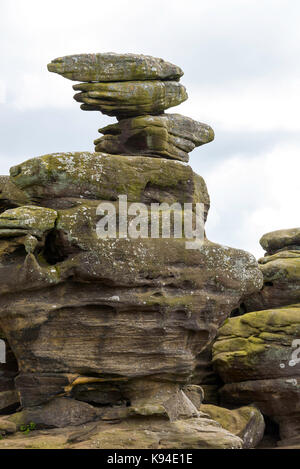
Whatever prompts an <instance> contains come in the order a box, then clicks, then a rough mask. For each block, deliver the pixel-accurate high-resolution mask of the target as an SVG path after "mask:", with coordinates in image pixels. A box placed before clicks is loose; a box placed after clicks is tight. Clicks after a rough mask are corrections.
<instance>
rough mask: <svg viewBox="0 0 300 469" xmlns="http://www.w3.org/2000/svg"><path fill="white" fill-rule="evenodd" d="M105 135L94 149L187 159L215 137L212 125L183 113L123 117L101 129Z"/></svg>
mask: <svg viewBox="0 0 300 469" xmlns="http://www.w3.org/2000/svg"><path fill="white" fill-rule="evenodd" d="M99 132H100V133H102V134H103V135H104V136H103V137H100V138H98V139H97V140H95V142H94V143H95V145H96V147H95V151H100V152H101V151H104V152H107V153H111V154H121V155H143V156H159V157H164V158H171V159H175V160H181V161H186V162H187V161H188V160H189V155H188V153H189V152H191V151H192V150H194V148H195V147H198V146H200V145H204V144H205V143H209V142H211V141H212V140H213V139H214V131H213V130H212V128H211V127H209V125H206V124H202V123H200V122H196V121H194V120H193V119H190V118H189V117H184V116H181V115H180V114H163V115H161V116H142V117H134V118H131V119H122V120H121V121H120V122H119V123H117V124H112V125H108V126H106V127H104V128H103V129H99Z"/></svg>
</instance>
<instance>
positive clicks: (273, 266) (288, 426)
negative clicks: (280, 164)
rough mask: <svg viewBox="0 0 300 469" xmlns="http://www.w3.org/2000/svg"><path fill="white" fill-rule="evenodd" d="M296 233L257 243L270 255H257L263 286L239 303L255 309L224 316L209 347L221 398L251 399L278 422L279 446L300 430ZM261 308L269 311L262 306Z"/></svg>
mask: <svg viewBox="0 0 300 469" xmlns="http://www.w3.org/2000/svg"><path fill="white" fill-rule="evenodd" d="M297 236H298V232H297V229H295V230H282V231H277V232H274V233H269V234H267V235H265V236H264V237H263V238H262V240H263V241H262V245H263V246H265V247H266V248H267V249H269V250H270V252H271V253H273V254H271V255H267V256H266V257H264V258H262V259H260V268H261V270H262V273H263V275H264V287H263V289H262V290H261V291H260V292H259V293H256V294H254V295H252V296H250V297H249V298H248V299H247V300H246V301H245V305H246V308H247V309H250V308H252V307H254V308H257V309H258V311H254V312H251V313H247V314H244V315H243V316H239V317H235V318H231V319H229V320H227V321H226V323H225V324H224V325H223V326H222V327H221V329H220V330H219V333H218V339H217V341H216V342H215V344H214V347H213V353H214V355H213V361H214V367H215V369H216V371H217V372H218V373H219V375H220V376H221V378H222V379H223V381H224V382H225V386H224V387H223V388H222V390H221V397H222V401H223V402H226V403H230V404H233V405H237V404H249V403H252V402H254V403H255V404H256V405H257V406H258V407H259V408H260V410H261V411H262V412H263V413H264V414H265V415H267V416H269V417H271V418H272V419H273V420H274V421H276V422H277V423H278V424H279V426H280V436H281V439H282V442H281V444H284V445H289V444H292V443H293V444H295V443H296V442H298V443H299V438H298V435H299V429H300V407H299V403H300V378H299V376H300V363H299V359H298V355H299V350H298V349H299V345H300V303H299V300H300V297H299V285H300V257H299V256H298V253H299V251H298V250H297V249H296V248H297V246H298V245H297V243H298V241H297ZM291 246H293V252H292V251H290V247H291ZM275 249H280V251H277V252H276V251H275ZM291 254H292V256H291ZM290 256H291V257H290ZM282 305H286V306H282ZM264 306H268V307H269V309H267V310H262V308H263V307H264Z"/></svg>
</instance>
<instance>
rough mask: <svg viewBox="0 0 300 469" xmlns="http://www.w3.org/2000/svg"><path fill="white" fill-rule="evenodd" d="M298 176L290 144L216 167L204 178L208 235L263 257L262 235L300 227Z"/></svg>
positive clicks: (294, 150) (299, 161) (294, 148)
mask: <svg viewBox="0 0 300 469" xmlns="http://www.w3.org/2000/svg"><path fill="white" fill-rule="evenodd" d="M299 173H300V159H299V148H298V147H297V146H294V145H292V144H287V145H285V146H280V147H276V148H274V149H273V150H272V151H271V152H270V153H268V154H266V155H263V154H261V155H258V156H256V157H252V158H247V157H245V156H243V155H236V156H233V157H232V158H230V159H228V160H226V161H224V162H223V163H221V164H220V165H218V166H217V167H215V168H214V169H213V170H212V171H210V172H208V173H207V174H206V177H205V179H206V182H207V185H208V190H209V193H210V195H211V203H212V207H211V212H210V214H209V218H208V222H207V234H208V237H209V238H211V239H212V240H218V242H221V243H224V244H232V243H233V245H234V246H237V247H240V248H243V249H246V250H248V251H251V252H252V253H254V254H256V255H258V256H260V255H262V254H263V251H262V250H261V248H260V247H259V244H258V241H259V238H260V237H261V236H262V235H263V234H264V233H267V232H269V231H273V230H278V229H281V228H293V227H295V226H300V217H299V199H300V186H299Z"/></svg>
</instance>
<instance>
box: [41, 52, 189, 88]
mask: <svg viewBox="0 0 300 469" xmlns="http://www.w3.org/2000/svg"><path fill="white" fill-rule="evenodd" d="M48 70H49V72H54V73H58V74H59V75H62V76H63V77H65V78H69V79H70V80H75V81H87V82H89V81H97V82H99V81H101V82H107V81H112V82H114V81H134V80H176V79H179V78H180V77H181V76H182V75H183V71H182V70H181V68H180V67H178V66H177V65H173V64H171V63H169V62H166V61H165V60H163V59H160V58H156V57H151V56H149V55H137V54H116V53H113V52H108V53H102V54H77V55H69V56H65V57H59V58H57V59H54V60H52V62H51V63H49V64H48Z"/></svg>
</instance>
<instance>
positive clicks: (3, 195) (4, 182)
mask: <svg viewBox="0 0 300 469" xmlns="http://www.w3.org/2000/svg"><path fill="white" fill-rule="evenodd" d="M27 203H29V200H28V199H27V197H26V194H25V193H24V192H22V191H21V190H19V189H18V188H17V186H16V185H15V184H14V183H13V182H11V180H10V177H9V176H0V213H1V212H3V211H4V210H7V209H9V208H14V207H18V206H20V205H26V204H27Z"/></svg>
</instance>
